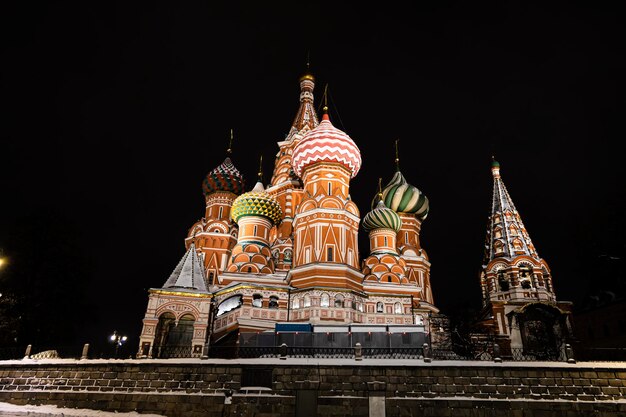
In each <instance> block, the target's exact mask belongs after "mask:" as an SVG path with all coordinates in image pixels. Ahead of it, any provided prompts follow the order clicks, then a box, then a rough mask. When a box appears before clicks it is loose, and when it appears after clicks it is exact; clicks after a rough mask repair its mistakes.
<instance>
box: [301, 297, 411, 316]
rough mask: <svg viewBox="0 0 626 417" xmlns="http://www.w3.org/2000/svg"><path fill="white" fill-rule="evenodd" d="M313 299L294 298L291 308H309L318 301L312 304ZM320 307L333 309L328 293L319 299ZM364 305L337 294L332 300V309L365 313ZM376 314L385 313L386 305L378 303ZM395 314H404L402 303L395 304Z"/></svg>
mask: <svg viewBox="0 0 626 417" xmlns="http://www.w3.org/2000/svg"><path fill="white" fill-rule="evenodd" d="M311 300H312V298H311V297H310V296H309V295H305V296H303V297H294V298H293V299H292V300H291V308H292V309H294V310H298V309H300V308H308V307H311V306H312V305H313V304H316V301H315V302H314V303H312V301H311ZM319 306H320V307H328V308H330V307H331V297H330V295H328V294H327V293H322V294H321V295H320V297H319ZM363 306H364V304H363V303H361V302H358V301H354V300H349V299H346V298H345V297H344V296H343V295H342V294H336V295H335V297H334V298H333V300H332V307H334V308H352V309H354V310H358V311H361V312H363V311H364V307H363ZM376 313H385V303H383V302H382V301H378V302H377V303H376ZM393 314H404V307H403V305H402V303H399V302H396V303H394V304H393Z"/></svg>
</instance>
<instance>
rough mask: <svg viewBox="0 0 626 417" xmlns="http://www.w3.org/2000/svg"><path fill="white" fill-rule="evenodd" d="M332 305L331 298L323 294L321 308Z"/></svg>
mask: <svg viewBox="0 0 626 417" xmlns="http://www.w3.org/2000/svg"><path fill="white" fill-rule="evenodd" d="M329 305H330V298H329V297H328V294H326V293H324V294H322V299H321V302H320V306H322V307H328V306H329Z"/></svg>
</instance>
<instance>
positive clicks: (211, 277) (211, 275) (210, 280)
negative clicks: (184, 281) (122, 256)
mask: <svg viewBox="0 0 626 417" xmlns="http://www.w3.org/2000/svg"><path fill="white" fill-rule="evenodd" d="M214 275H215V274H214V273H213V271H211V272H209V285H213V276H214Z"/></svg>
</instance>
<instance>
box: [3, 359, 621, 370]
mask: <svg viewBox="0 0 626 417" xmlns="http://www.w3.org/2000/svg"><path fill="white" fill-rule="evenodd" d="M25 364H29V365H37V364H41V365H51V364H77V365H82V364H93V365H96V364H98V365H101V364H111V365H118V364H119V365H121V364H123V365H142V364H144V365H145V364H150V365H154V364H163V365H165V364H167V365H188V364H196V365H197V364H213V365H222V364H229V365H257V364H261V365H333V366H416V367H439V366H441V367H450V366H452V367H477V366H478V367H488V368H537V367H542V368H571V369H577V368H586V369H589V368H591V369H607V368H612V369H626V361H621V362H619V361H615V362H577V363H573V364H572V363H567V362H541V361H535V362H531V361H529V362H515V361H503V362H500V363H496V362H492V361H466V360H436V359H433V361H432V362H429V363H425V362H424V361H423V360H422V359H377V358H363V360H361V361H355V360H354V359H346V358H291V357H287V359H286V360H284V359H279V358H251V359H217V358H215V359H214V358H209V359H199V358H181V359H80V360H79V359H32V358H24V359H15V360H5V361H0V365H25Z"/></svg>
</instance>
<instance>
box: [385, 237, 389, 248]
mask: <svg viewBox="0 0 626 417" xmlns="http://www.w3.org/2000/svg"><path fill="white" fill-rule="evenodd" d="M384 241H385V246H389V244H388V243H387V236H385V239H384Z"/></svg>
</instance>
